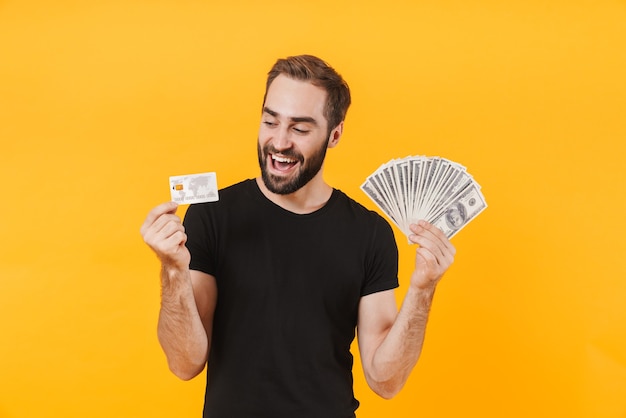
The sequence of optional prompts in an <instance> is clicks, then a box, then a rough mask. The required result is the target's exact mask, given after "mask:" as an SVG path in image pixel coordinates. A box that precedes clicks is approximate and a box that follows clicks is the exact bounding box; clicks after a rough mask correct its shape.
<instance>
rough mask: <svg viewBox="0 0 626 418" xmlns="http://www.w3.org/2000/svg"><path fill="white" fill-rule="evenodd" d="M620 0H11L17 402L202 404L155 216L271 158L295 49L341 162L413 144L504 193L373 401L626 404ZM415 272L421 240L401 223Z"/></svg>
mask: <svg viewBox="0 0 626 418" xmlns="http://www.w3.org/2000/svg"><path fill="white" fill-rule="evenodd" d="M625 22H626V3H625V2H624V1H623V0H569V1H564V0H560V1H559V0H554V1H543V0H512V1H508V2H502V1H493V0H479V1H461V0H456V1H454V0H443V1H428V2H427V1H393V0H392V1H384V2H375V3H374V2H370V3H367V2H363V1H360V0H350V1H343V2H342V1H337V0H323V1H316V2H298V1H291V0H281V1H279V0H270V1H265V2H256V1H252V0H247V1H246V0H232V1H219V2H218V1H191V0H189V1H174V0H161V1H147V0H146V1H121V0H118V1H87V0H83V1H79V0H77V1H68V0H65V1H61V0H59V1H37V0H31V1H28V0H26V1H0V140H1V148H0V178H1V179H2V184H3V187H2V204H1V205H0V236H1V250H0V417H3V418H5V417H6V418H31V417H86V416H89V417H94V418H96V417H142V416H146V417H148V416H149V417H174V416H175V417H183V416H186V417H197V416H199V410H200V409H201V404H202V399H201V397H202V396H201V394H202V391H203V385H204V382H203V378H199V379H196V380H195V381H192V382H188V383H184V382H179V381H177V379H176V378H175V377H174V376H173V375H171V374H170V373H169V372H168V370H167V367H166V364H165V361H164V356H163V355H162V353H161V351H160V348H159V346H158V344H157V340H156V334H155V327H156V325H155V324H156V317H157V310H158V304H159V282H158V278H157V273H158V265H157V261H156V259H155V257H154V256H153V255H152V254H151V253H150V252H149V250H148V248H147V247H145V245H144V244H143V242H142V240H141V238H140V236H139V226H140V225H141V223H142V221H143V218H144V216H145V214H146V213H147V211H148V210H149V209H150V208H151V207H152V206H154V205H156V204H157V203H160V202H162V201H165V200H168V199H169V195H168V191H167V178H168V176H170V175H175V174H185V173H192V172H201V171H216V172H217V173H218V182H219V184H220V186H225V185H228V184H231V183H233V182H235V181H237V180H240V179H242V178H246V177H253V176H255V175H256V174H257V163H256V154H255V153H256V149H255V141H256V130H257V125H258V118H259V110H260V105H261V98H262V93H263V83H264V78H265V73H266V71H267V70H268V69H269V67H270V66H271V64H272V63H273V62H274V60H275V58H277V57H282V56H286V55H291V54H299V53H312V54H317V55H320V56H321V57H323V58H325V59H327V60H328V61H329V62H331V63H332V64H333V65H334V66H335V67H336V68H337V69H338V70H339V71H340V72H341V73H342V74H343V75H344V76H345V77H346V79H347V80H348V81H349V83H350V85H351V87H352V90H353V99H354V105H353V107H352V108H351V110H350V112H349V114H348V120H347V124H346V129H345V135H344V137H343V140H342V143H341V144H340V146H339V147H338V148H336V149H334V150H332V151H331V152H330V153H329V157H328V162H327V166H326V178H327V180H328V181H329V182H331V183H332V184H333V185H335V186H336V187H338V188H341V189H342V190H344V191H346V192H347V193H349V194H351V195H352V196H354V197H355V198H356V199H357V200H359V201H361V202H362V203H364V204H365V205H367V206H369V207H372V208H374V206H373V204H372V203H371V202H370V201H369V200H368V199H367V197H366V196H365V195H364V194H363V193H362V192H361V191H360V190H359V185H360V184H361V182H362V181H363V180H364V178H365V177H366V176H367V175H368V174H370V173H371V172H372V171H373V170H374V169H376V168H377V167H378V166H379V165H380V164H381V163H383V162H385V161H387V160H389V159H391V158H394V157H403V156H406V155H411V154H427V155H441V156H445V157H447V158H450V159H452V160H455V161H458V162H460V163H462V164H464V165H466V166H467V167H468V169H469V171H470V173H472V174H473V175H474V176H475V177H476V179H477V180H478V181H479V182H480V183H481V185H482V186H483V192H484V194H485V196H486V198H487V200H488V202H489V205H490V207H489V208H488V209H487V210H486V211H485V212H484V213H482V214H481V215H480V216H479V217H478V218H477V219H476V220H475V221H473V222H472V223H471V224H470V225H469V226H467V227H466V228H465V229H464V230H463V231H462V232H461V233H460V234H459V235H457V236H456V237H455V238H454V239H453V242H454V244H455V245H456V246H457V249H458V256H457V259H456V262H455V264H454V266H453V267H452V269H451V270H450V271H449V273H448V275H447V276H446V278H445V280H444V282H442V284H441V286H440V288H439V289H438V293H437V295H436V302H435V306H434V309H433V313H432V319H431V322H430V324H429V330H428V335H427V341H426V346H425V351H424V353H423V357H422V359H421V361H420V363H419V365H418V367H417V368H416V370H415V372H414V374H413V376H412V377H411V379H410V381H409V383H408V385H407V386H406V388H405V389H404V391H403V392H402V393H401V394H400V395H399V396H398V397H397V398H396V399H394V400H392V401H383V400H379V399H377V398H376V397H375V395H373V394H371V393H370V392H369V391H368V390H367V389H366V387H365V386H364V383H363V378H362V376H361V371H360V369H359V368H357V369H356V370H355V375H356V380H357V382H356V391H357V396H358V397H359V398H360V399H361V401H362V404H363V405H362V408H361V409H360V410H359V412H360V413H359V417H360V418H374V417H376V418H378V417H397V418H400V417H415V416H421V417H459V416H471V417H557V416H559V417H621V418H624V417H626V400H625V399H626V397H625V396H624V395H626V303H624V299H625V296H626V261H625V255H624V253H625V250H626V245H625V244H624V235H625V234H626V220H625V218H624V213H625V212H626V197H625V193H624V188H625V186H626V170H625V168H624V164H625V163H624V161H623V160H624V158H625V157H626V146H625V145H624V143H625V139H626V117H625V115H626V79H625V74H626V23H625ZM396 233H397V236H398V241H399V246H400V248H401V263H402V271H401V273H402V287H401V289H400V296H401V295H402V294H403V293H404V290H405V286H406V283H407V275H408V273H409V271H410V266H411V263H412V255H411V254H412V251H413V248H411V247H409V246H408V245H407V244H406V240H405V239H404V238H403V237H402V236H401V235H400V233H399V232H398V231H396Z"/></svg>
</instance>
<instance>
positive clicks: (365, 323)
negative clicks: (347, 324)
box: [357, 222, 455, 399]
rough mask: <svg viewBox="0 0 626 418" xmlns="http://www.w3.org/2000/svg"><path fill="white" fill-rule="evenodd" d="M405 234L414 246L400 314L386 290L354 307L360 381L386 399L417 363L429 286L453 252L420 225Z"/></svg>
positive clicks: (439, 235) (431, 287) (436, 234)
mask: <svg viewBox="0 0 626 418" xmlns="http://www.w3.org/2000/svg"><path fill="white" fill-rule="evenodd" d="M411 230H412V232H413V233H414V235H412V236H411V237H410V239H411V241H412V242H414V243H416V244H419V248H418V249H417V251H416V256H415V270H414V271H413V274H412V275H411V283H410V285H409V289H408V291H407V293H406V295H405V297H404V301H403V303H402V307H401V308H400V312H397V310H396V304H395V297H394V294H393V291H391V290H389V291H385V292H380V293H374V294H372V295H368V296H365V297H363V298H362V299H361V303H360V304H359V320H358V325H357V326H358V341H359V350H360V352H361V360H362V362H363V370H364V372H365V377H366V380H367V382H368V385H369V386H370V387H371V388H372V390H373V391H374V392H376V393H377V394H379V395H380V396H382V397H383V398H387V399H388V398H391V397H393V396H395V395H396V394H397V393H398V392H399V391H400V389H402V387H403V386H404V384H405V383H406V380H407V379H408V377H409V375H410V373H411V371H412V370H413V367H414V366H415V364H416V363H417V360H418V359H419V356H420V354H421V351H422V345H423V343H424V336H425V332H426V323H427V321H428V315H429V312H430V306H431V303H432V300H433V295H434V292H435V288H436V286H437V283H438V282H439V280H440V279H441V277H442V276H443V274H444V273H445V271H446V270H447V269H448V267H449V266H450V265H451V264H452V261H453V259H454V254H455V249H454V247H453V246H452V244H450V241H449V240H448V239H447V238H446V237H445V235H444V234H443V233H442V232H441V231H440V230H439V229H438V228H435V227H433V226H432V225H430V224H428V223H425V222H420V223H419V224H418V225H413V226H412V227H411Z"/></svg>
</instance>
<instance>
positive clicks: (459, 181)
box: [361, 156, 487, 238]
mask: <svg viewBox="0 0 626 418" xmlns="http://www.w3.org/2000/svg"><path fill="white" fill-rule="evenodd" d="M361 190H363V191H364V192H365V194H367V195H368V196H369V198H370V199H372V201H374V203H375V204H376V205H377V206H378V207H379V208H380V209H381V210H382V211H383V212H384V213H385V215H387V217H389V219H391V220H392V221H393V223H394V224H395V225H396V226H397V227H398V228H399V229H400V230H401V231H402V232H403V233H404V234H406V235H407V237H408V236H409V235H410V234H411V231H410V230H409V225H410V224H412V223H416V222H417V221H418V220H420V219H424V220H426V221H428V222H430V223H431V224H433V225H435V226H436V227H438V228H440V229H441V230H442V231H443V232H444V234H446V236H447V237H448V238H452V237H453V236H454V235H455V234H456V233H457V232H459V231H460V230H461V229H462V228H463V227H464V226H465V225H467V224H468V223H469V222H470V221H471V220H472V219H474V218H475V217H476V216H477V215H478V214H479V213H480V212H482V211H483V210H485V208H486V207H487V202H486V201H485V198H484V197H483V195H482V193H481V192H480V185H479V184H478V183H477V182H476V181H475V180H474V178H473V177H472V176H471V175H470V174H469V173H468V172H467V170H466V168H465V167H463V166H462V165H460V164H458V163H455V162H453V161H450V160H447V159H445V158H441V157H426V156H409V157H405V158H400V159H395V160H391V161H389V162H388V163H385V164H383V165H381V166H380V167H379V168H378V169H377V170H376V171H375V172H374V173H372V174H371V175H370V176H369V177H368V178H367V180H365V182H364V183H363V184H362V185H361Z"/></svg>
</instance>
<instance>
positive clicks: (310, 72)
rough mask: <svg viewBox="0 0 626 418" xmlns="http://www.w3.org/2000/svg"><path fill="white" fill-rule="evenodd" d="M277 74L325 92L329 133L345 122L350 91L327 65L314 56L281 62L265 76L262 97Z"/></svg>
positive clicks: (337, 74)
mask: <svg viewBox="0 0 626 418" xmlns="http://www.w3.org/2000/svg"><path fill="white" fill-rule="evenodd" d="M280 74H284V75H285V76H287V77H289V78H292V79H294V80H300V81H308V82H310V83H311V84H313V85H314V86H317V87H320V88H322V89H324V90H326V94H327V97H326V105H325V106H324V116H325V117H326V121H327V122H328V132H330V131H331V130H333V129H334V128H336V127H337V125H339V124H340V123H341V122H342V121H343V120H344V119H345V118H346V113H347V112H348V107H350V88H349V87H348V83H346V81H345V80H344V79H343V78H342V77H341V75H339V73H337V71H335V70H334V69H333V68H332V67H331V66H330V65H328V64H327V63H326V62H324V61H323V60H321V59H319V58H317V57H315V56H313V55H297V56H293V57H287V58H284V59H283V58H281V59H279V60H278V61H276V63H275V64H274V66H273V67H272V69H271V70H270V72H269V73H267V83H266V85H265V96H264V97H263V105H265V99H266V98H267V91H268V90H269V88H270V85H271V84H272V81H274V79H275V78H276V77H278V76H279V75H280Z"/></svg>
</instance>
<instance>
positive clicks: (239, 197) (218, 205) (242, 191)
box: [185, 179, 254, 221]
mask: <svg viewBox="0 0 626 418" xmlns="http://www.w3.org/2000/svg"><path fill="white" fill-rule="evenodd" d="M253 187H254V181H253V180H250V179H246V180H243V181H241V182H239V183H235V184H232V185H230V186H227V187H224V188H222V189H220V190H219V191H218V200H217V201H215V202H206V203H197V204H194V205H190V206H189V208H188V209H187V212H186V213H185V220H187V221H189V219H204V218H207V217H213V216H216V215H218V214H220V213H228V211H229V210H232V208H234V207H237V206H238V205H244V206H247V205H248V204H249V202H250V198H251V196H252V195H253V192H254V189H253Z"/></svg>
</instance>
